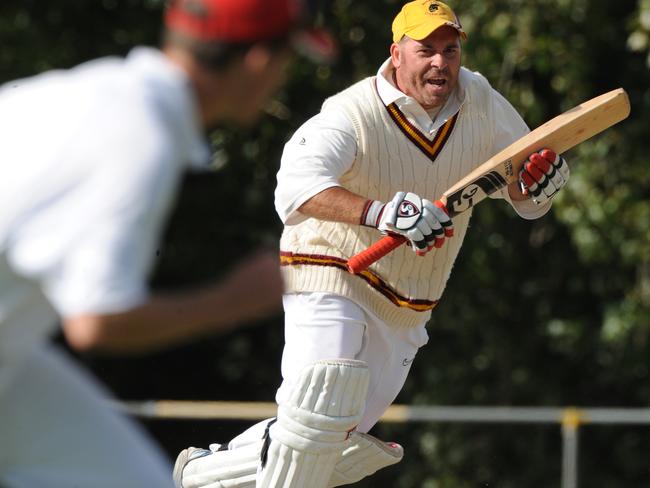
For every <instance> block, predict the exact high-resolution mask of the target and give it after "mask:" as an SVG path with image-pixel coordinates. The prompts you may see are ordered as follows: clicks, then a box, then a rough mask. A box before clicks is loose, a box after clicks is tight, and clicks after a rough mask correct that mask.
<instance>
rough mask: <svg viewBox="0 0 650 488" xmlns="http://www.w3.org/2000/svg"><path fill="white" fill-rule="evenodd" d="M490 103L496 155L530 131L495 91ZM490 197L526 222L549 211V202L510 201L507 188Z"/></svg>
mask: <svg viewBox="0 0 650 488" xmlns="http://www.w3.org/2000/svg"><path fill="white" fill-rule="evenodd" d="M492 101H493V105H492V110H493V114H494V121H495V132H494V147H493V149H492V154H496V153H498V152H499V151H501V150H502V149H505V148H506V147H508V146H509V145H510V144H512V143H513V142H515V141H516V140H518V139H520V138H522V137H523V136H525V135H526V134H528V133H529V132H530V129H529V128H528V126H527V125H526V122H524V120H523V119H522V118H521V116H520V115H519V113H518V112H517V111H516V110H515V109H514V107H513V106H512V105H511V104H510V102H508V101H507V100H506V99H505V97H503V95H501V94H500V93H499V92H497V91H496V90H492ZM491 196H492V198H503V199H504V200H506V201H507V202H508V203H509V204H510V205H511V206H512V208H513V209H514V210H515V212H516V213H517V215H519V216H520V217H522V218H524V219H526V220H534V219H538V218H540V217H542V216H544V215H546V213H548V211H549V210H550V209H551V201H550V200H549V201H548V202H546V203H544V204H542V205H537V204H536V203H534V202H533V201H532V200H530V199H527V200H517V201H513V200H511V199H510V196H509V194H508V188H507V187H505V188H502V189H501V190H500V191H498V192H496V193H494V194H493V195H491Z"/></svg>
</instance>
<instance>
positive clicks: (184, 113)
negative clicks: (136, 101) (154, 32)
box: [127, 47, 211, 169]
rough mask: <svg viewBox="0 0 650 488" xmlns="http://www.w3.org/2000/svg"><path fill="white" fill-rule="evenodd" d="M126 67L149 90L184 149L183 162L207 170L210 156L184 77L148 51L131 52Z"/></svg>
mask: <svg viewBox="0 0 650 488" xmlns="http://www.w3.org/2000/svg"><path fill="white" fill-rule="evenodd" d="M127 63H129V64H131V65H132V66H133V67H134V69H135V70H136V71H137V72H138V73H139V74H140V75H141V76H142V78H143V79H145V80H146V82H147V83H148V84H149V85H150V86H151V87H152V88H153V90H152V92H153V93H154V97H155V98H156V103H157V104H158V106H159V108H160V109H161V110H162V111H163V112H165V113H166V115H167V117H166V118H168V121H169V122H171V123H173V124H174V129H175V134H176V135H177V137H178V138H179V142H180V143H181V144H183V145H184V148H183V149H184V151H183V153H184V154H185V158H187V160H186V161H184V162H185V163H186V164H187V165H189V166H190V167H191V168H193V169H209V164H210V162H211V154H210V150H209V146H208V143H207V139H206V137H205V135H204V133H203V128H202V125H201V122H200V116H199V107H198V102H197V100H196V97H195V95H194V91H193V89H192V86H191V84H190V80H189V78H188V77H187V75H186V73H185V72H184V71H183V70H182V69H181V68H179V67H178V66H177V65H175V64H174V63H172V62H171V61H170V60H169V59H168V58H167V57H166V56H165V55H164V54H163V53H162V52H161V51H160V50H158V49H154V48H149V47H137V48H134V49H133V50H131V52H130V53H129V55H128V56H127Z"/></svg>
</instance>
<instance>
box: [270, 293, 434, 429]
mask: <svg viewBox="0 0 650 488" xmlns="http://www.w3.org/2000/svg"><path fill="white" fill-rule="evenodd" d="M283 304H284V312H285V332H284V333H285V346H284V352H283V354H282V378H283V381H282V385H281V386H280V388H279V389H278V391H277V394H276V401H277V402H278V403H280V402H281V401H282V400H284V399H286V398H287V397H288V395H290V393H291V390H292V389H293V386H294V383H295V381H296V380H297V378H298V376H299V374H300V371H301V370H302V369H303V368H304V367H305V366H307V365H309V364H311V363H314V362H316V361H319V360H321V359H332V358H341V359H357V360H359V361H365V362H366V363H367V365H368V369H369V372H370V384H369V387H368V399H367V402H366V410H365V413H364V416H363V418H362V420H361V422H360V423H359V427H358V428H357V430H358V431H359V432H364V433H365V432H368V431H369V430H370V429H371V428H372V426H373V425H375V423H376V422H377V421H378V420H379V418H380V417H381V416H382V414H383V413H384V412H385V411H386V409H387V408H388V407H389V406H390V405H391V403H393V401H394V400H395V398H396V397H397V394H398V393H399V392H400V390H401V389H402V387H403V386H404V381H406V377H407V375H408V372H409V370H410V369H411V364H412V363H413V360H414V359H415V355H416V354H417V352H418V349H419V348H420V347H422V346H424V345H425V344H426V343H427V341H428V339H429V336H428V335H427V331H426V328H425V325H426V322H424V323H422V324H420V325H418V326H416V327H397V326H394V325H389V324H386V323H385V322H383V321H381V320H380V319H379V318H378V317H377V316H376V315H375V314H374V313H372V312H371V311H370V310H368V309H366V308H364V307H362V306H360V305H358V304H357V303H355V302H353V301H352V300H349V299H347V298H345V297H342V296H339V295H333V294H330V293H298V294H290V295H285V296H284V298H283Z"/></svg>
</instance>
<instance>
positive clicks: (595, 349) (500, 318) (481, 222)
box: [0, 0, 650, 488]
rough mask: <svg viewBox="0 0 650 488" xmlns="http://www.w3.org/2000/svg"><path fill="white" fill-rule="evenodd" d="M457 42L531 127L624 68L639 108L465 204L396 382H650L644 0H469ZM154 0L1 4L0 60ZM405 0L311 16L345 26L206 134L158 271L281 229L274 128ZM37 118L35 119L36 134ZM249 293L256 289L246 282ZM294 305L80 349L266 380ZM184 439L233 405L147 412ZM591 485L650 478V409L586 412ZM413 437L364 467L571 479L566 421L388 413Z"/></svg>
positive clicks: (164, 380)
mask: <svg viewBox="0 0 650 488" xmlns="http://www.w3.org/2000/svg"><path fill="white" fill-rule="evenodd" d="M451 3H452V6H453V7H454V8H455V9H456V10H457V12H458V14H459V15H460V17H461V20H462V22H463V24H464V27H465V28H466V30H467V31H468V32H469V36H470V37H469V40H468V41H467V43H466V44H465V46H464V61H465V62H464V64H465V65H466V66H468V67H470V68H471V69H474V70H477V71H480V72H482V73H483V74H485V75H486V76H487V77H488V78H489V79H490V80H491V82H492V83H493V86H494V87H495V88H497V89H499V90H500V91H501V92H502V93H503V94H504V95H505V96H506V97H507V98H508V99H509V100H510V101H511V102H512V104H513V105H514V106H515V107H516V108H517V109H518V110H520V112H521V114H522V116H523V117H524V118H525V120H526V121H527V122H528V123H529V125H530V126H531V127H535V126H537V125H539V124H541V123H542V122H544V121H545V120H547V119H549V118H551V117H553V116H555V115H557V114H558V113H560V112H562V111H564V110H566V109H568V108H570V107H572V106H575V105H577V104H578V103H580V102H581V101H584V100H586V99H588V98H591V97H593V96H596V95H598V94H600V93H603V92H605V91H608V90H610V89H613V88H616V87H619V86H622V87H624V88H625V89H626V90H627V91H628V93H629V95H630V99H631V102H632V115H631V116H630V118H629V119H628V120H626V121H625V122H623V123H621V124H619V125H617V126H616V127H614V128H612V129H610V130H608V131H607V132H605V133H603V134H602V135H600V136H598V137H596V138H594V139H592V140H591V141H588V142H586V143H584V144H582V145H581V146H579V147H578V148H576V149H574V150H572V151H570V152H569V153H568V154H566V157H567V159H568V161H569V163H570V165H571V169H572V177H571V182H570V184H569V187H568V189H567V190H566V191H564V192H563V193H562V194H561V195H560V196H559V197H558V198H557V201H556V202H555V204H554V208H553V211H552V212H551V213H550V214H548V215H547V216H545V217H544V218H542V219H539V220H537V221H532V222H528V221H523V220H520V219H518V218H517V217H516V216H515V215H514V213H513V212H512V211H511V210H510V209H509V208H508V206H507V205H503V204H501V203H499V202H494V201H491V202H489V203H487V202H486V203H485V204H483V205H481V206H479V207H478V208H477V209H476V210H475V212H474V217H473V220H472V224H471V231H470V232H469V234H468V237H467V240H466V243H465V245H464V247H463V250H462V252H461V255H460V257H459V260H458V262H457V264H456V267H455V271H454V274H453V275H452V278H451V280H450V283H449V285H448V288H447V291H446V293H445V296H444V298H443V300H442V302H441V305H440V306H439V308H438V309H437V310H436V311H435V312H434V315H433V319H432V321H431V324H430V327H429V334H430V341H429V344H428V345H427V346H426V347H425V348H423V350H422V351H421V353H420V355H419V356H418V361H416V362H415V364H414V366H413V369H412V373H411V375H410V377H409V379H408V380H407V384H406V385H405V388H404V390H403V392H402V393H401V394H400V396H399V398H398V402H400V403H417V404H444V405H461V404H462V405H540V406H562V405H578V406H618V407H623V406H630V407H631V406H646V405H648V404H650V381H649V380H650V378H649V370H648V368H649V366H648V364H649V362H650V359H649V353H650V171H648V162H647V161H648V159H647V154H648V153H649V152H650V138H648V128H649V127H650V37H649V36H650V1H648V0H619V1H617V2H611V1H606V0H538V1H535V2H528V1H524V0H462V1H460V0H457V1H454V2H451ZM161 4H162V2H161V1H155V0H102V1H94V2H87V1H82V0H67V1H65V2H47V3H46V2H36V0H22V1H15V0H5V1H4V2H3V3H2V6H0V39H1V40H2V42H1V43H0V80H4V81H7V80H10V79H13V78H16V77H22V76H28V75H31V74H34V73H37V72H39V71H42V70H45V69H50V68H65V67H69V66H72V65H74V64H76V63H78V62H82V61H85V60H88V59H91V58H94V57H97V56H103V55H109V54H118V55H119V54H125V53H126V52H127V51H128V49H129V48H130V47H131V46H133V45H135V44H149V45H155V44H156V43H157V40H158V31H159V27H158V26H159V22H160V8H161ZM400 6H401V2H399V1H397V0H375V1H372V2H371V1H361V0H356V1H352V0H334V1H332V2H331V5H330V7H331V8H329V9H328V10H327V11H326V12H324V13H323V15H322V18H321V21H322V23H323V24H325V25H326V26H328V27H329V28H330V29H331V30H332V31H333V32H334V33H335V35H336V36H337V37H338V39H339V40H340V43H341V57H340V60H339V61H338V62H337V63H336V64H335V65H333V66H330V67H314V66H313V65H311V64H309V63H307V62H306V61H304V60H297V62H296V63H295V64H294V66H293V68H292V70H291V73H290V80H289V84H288V85H287V87H286V88H285V89H284V90H283V91H282V92H281V93H279V94H278V96H277V97H276V100H275V101H274V102H273V104H272V105H271V106H270V107H269V110H268V113H267V114H266V115H265V116H264V117H263V118H262V119H261V121H260V124H259V125H258V126H257V127H256V128H255V129H252V130H247V131H242V130H239V129H233V128H230V127H223V128H221V129H219V130H218V131H217V132H216V133H215V134H214V135H213V142H214V144H215V153H216V154H217V156H218V161H219V163H220V164H221V166H222V168H221V170H220V171H219V172H217V173H214V174H209V175H189V176H188V177H187V178H186V180H185V182H184V185H183V189H182V192H181V194H180V195H179V198H178V206H177V208H176V210H175V211H174V214H173V215H172V218H171V221H170V224H169V228H168V232H167V235H166V238H165V241H164V243H163V244H162V246H161V249H160V253H159V261H158V266H157V268H156V273H155V276H154V278H153V285H154V286H155V287H160V288H164V287H170V286H177V285H184V284H189V283H192V282H196V281H202V280H206V279H208V278H210V277H213V276H218V275H219V274H220V273H223V272H224V271H225V270H226V269H227V268H228V266H229V265H230V264H231V263H232V262H234V261H235V260H238V259H244V258H245V256H246V254H247V253H248V252H250V251H251V250H253V249H255V248H256V247H259V246H268V245H272V246H276V245H277V244H276V243H277V238H278V236H279V233H280V230H281V226H280V223H279V221H278V219H277V217H276V215H275V213H274V210H273V205H272V201H273V189H274V183H275V172H276V171H277V168H278V164H279V156H280V154H281V151H282V146H283V144H284V141H286V139H287V138H288V137H289V136H290V134H291V132H292V131H293V130H294V129H295V128H296V127H297V126H298V125H300V124H301V123H302V122H304V121H305V120H306V119H307V118H309V117H310V116H312V115H313V114H314V113H316V112H317V111H318V109H319V107H320V104H321V103H322V100H323V99H324V98H325V97H327V96H329V95H332V94H334V93H336V92H337V91H338V90H341V89H343V88H344V87H346V86H347V85H349V84H350V83H352V82H354V81H356V80H358V79H360V78H362V77H365V76H369V75H373V74H374V73H375V72H376V69H377V67H378V66H379V64H380V63H381V62H382V61H383V60H384V59H385V58H386V57H387V56H388V47H389V44H390V38H391V36H390V24H391V21H392V18H393V16H394V14H395V13H396V12H397V10H398V9H399V8H400ZM35 139H36V140H38V135H35ZM251 299H254V297H251ZM281 347H282V318H281V317H272V318H269V319H268V320H267V321H265V322H264V323H260V324H256V326H255V327H253V328H250V329H247V330H244V331H240V332H237V333H233V334H230V335H227V336H225V337H219V338H213V339H209V340H204V341H201V343H200V344H194V345H188V346H184V347H181V348H177V349H175V350H172V351H165V352H163V353H158V354H154V355H150V356H146V357H143V358H138V359H135V358H134V359H128V360H124V359H123V360H119V361H116V360H108V359H99V358H84V359H85V361H86V363H87V364H88V365H89V367H91V368H92V369H93V370H94V371H95V372H96V373H97V374H98V375H99V376H100V377H102V378H103V379H104V380H105V381H107V382H108V384H109V385H110V386H111V387H112V388H113V389H114V390H115V392H116V393H117V394H118V395H119V396H122V397H125V398H129V399H136V398H179V399H190V398H192V399H223V400H272V398H273V393H274V390H275V388H276V387H277V385H278V382H279V379H280V372H279V358H280V354H281ZM148 427H149V428H150V429H151V431H152V432H153V433H154V435H156V436H157V437H158V438H159V439H161V441H162V442H163V443H164V445H165V447H166V448H167V450H168V452H170V453H171V454H175V453H176V452H177V451H178V450H179V449H181V448H183V447H186V445H187V444H188V443H191V444H194V445H203V444H206V443H208V442H213V441H223V440H225V439H226V438H228V437H229V436H231V435H233V434H234V433H236V432H237V431H238V430H239V429H240V428H241V426H240V425H238V424H232V423H224V422H222V423H198V422H197V423H189V422H186V423H183V422H179V423H169V422H159V423H155V422H153V423H151V424H149V425H148ZM581 432H582V436H583V442H582V443H581V449H580V453H581V454H580V455H581V457H580V479H581V485H582V486H590V487H592V488H598V487H603V488H604V487H619V486H621V487H622V486H625V487H640V486H647V484H648V481H647V480H648V478H649V476H648V475H649V474H650V473H649V472H648V463H647V454H646V453H647V452H648V448H649V447H650V446H648V442H649V441H648V439H649V436H648V428H647V427H643V428H641V427H625V428H623V427H587V428H585V429H582V431H581ZM376 433H377V434H378V435H380V436H383V437H390V438H393V439H395V440H397V441H399V442H400V443H402V444H403V445H405V446H406V453H407V454H406V458H405V459H404V461H403V462H402V463H401V464H400V465H398V466H395V467H391V468H389V469H387V470H385V472H381V473H378V474H377V475H376V476H375V477H373V478H372V480H367V481H364V482H361V483H359V485H358V486H367V487H370V486H371V485H375V486H393V487H399V488H411V487H423V488H451V487H454V488H457V487H475V486H481V487H500V488H509V487H522V486H525V487H528V488H535V487H540V488H542V487H544V488H546V487H549V486H558V485H559V480H560V466H561V465H560V463H561V454H560V449H561V444H560V442H561V440H560V431H559V427H557V426H543V427H542V426H525V425H524V426H522V425H515V426H513V425H504V426H481V425H471V426H468V425H433V424H432V425H429V424H426V425H409V426H403V425H399V426H398V425H386V424H381V425H379V426H378V427H377V429H376Z"/></svg>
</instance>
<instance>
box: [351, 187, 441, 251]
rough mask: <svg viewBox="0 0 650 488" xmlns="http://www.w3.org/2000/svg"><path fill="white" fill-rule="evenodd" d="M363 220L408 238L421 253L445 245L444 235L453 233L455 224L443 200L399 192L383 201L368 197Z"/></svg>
mask: <svg viewBox="0 0 650 488" xmlns="http://www.w3.org/2000/svg"><path fill="white" fill-rule="evenodd" d="M361 223H362V224H363V225H366V226H369V227H375V228H377V229H379V230H380V231H381V232H382V233H384V234H397V235H401V236H403V237H406V239H407V241H408V243H409V244H410V245H411V248H412V249H413V250H414V251H415V253H416V254H417V255H418V256H424V255H425V254H426V253H427V252H429V251H431V249H433V248H434V247H435V248H439V247H442V245H443V244H444V242H445V238H447V237H452V236H453V235H454V225H453V223H452V221H451V219H450V218H449V215H447V210H446V208H445V206H444V204H443V203H442V202H440V201H439V200H437V201H436V202H430V201H429V200H426V199H424V198H420V197H419V196H418V195H416V194H415V193H406V192H403V191H399V192H397V193H396V194H395V196H394V197H393V199H392V200H391V201H390V202H388V203H386V204H384V203H382V202H379V201H377V200H374V201H373V200H369V201H368V203H366V208H365V210H364V212H363V215H362V217H361Z"/></svg>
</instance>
